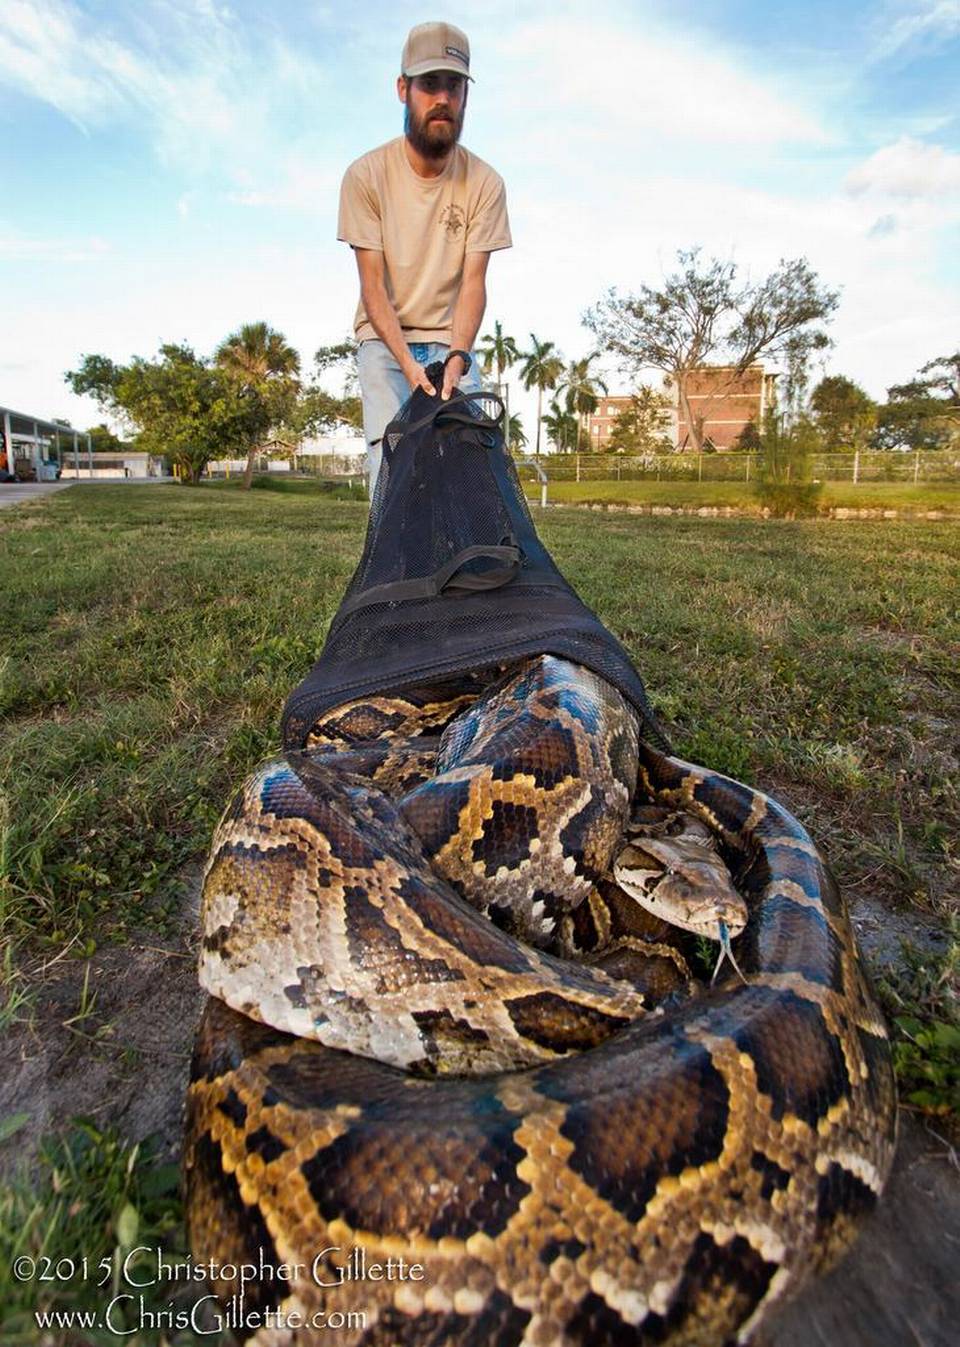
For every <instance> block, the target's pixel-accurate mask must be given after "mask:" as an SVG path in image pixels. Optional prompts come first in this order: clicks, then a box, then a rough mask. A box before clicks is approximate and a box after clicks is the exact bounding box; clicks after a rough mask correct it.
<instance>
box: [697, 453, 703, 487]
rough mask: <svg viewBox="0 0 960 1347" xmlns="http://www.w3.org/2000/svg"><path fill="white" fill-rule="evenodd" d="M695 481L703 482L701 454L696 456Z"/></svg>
mask: <svg viewBox="0 0 960 1347" xmlns="http://www.w3.org/2000/svg"><path fill="white" fill-rule="evenodd" d="M697 481H698V482H702V481H703V454H697Z"/></svg>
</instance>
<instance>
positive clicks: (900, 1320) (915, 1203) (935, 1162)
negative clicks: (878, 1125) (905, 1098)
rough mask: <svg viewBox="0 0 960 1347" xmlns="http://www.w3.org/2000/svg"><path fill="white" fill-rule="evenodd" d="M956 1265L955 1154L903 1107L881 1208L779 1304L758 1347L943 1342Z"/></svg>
mask: <svg viewBox="0 0 960 1347" xmlns="http://www.w3.org/2000/svg"><path fill="white" fill-rule="evenodd" d="M958 1264H960V1168H958V1161H957V1155H956V1152H955V1151H951V1150H950V1148H949V1147H948V1145H947V1144H946V1143H945V1142H944V1141H942V1140H940V1139H939V1138H938V1137H937V1136H936V1135H934V1134H933V1133H932V1132H931V1131H930V1130H929V1129H928V1128H927V1127H925V1126H924V1125H923V1124H922V1123H920V1122H918V1121H917V1120H916V1119H915V1118H913V1117H911V1116H910V1115H909V1114H906V1113H903V1112H901V1114H900V1141H899V1145H898V1147H897V1158H896V1162H895V1164H894V1169H893V1174H892V1176H891V1179H890V1183H889V1185H888V1187H887V1191H886V1193H885V1194H884V1196H883V1198H882V1200H881V1202H880V1205H879V1206H878V1207H877V1209H876V1211H875V1212H874V1214H873V1215H872V1217H871V1218H870V1220H869V1221H868V1222H867V1225H866V1226H865V1228H864V1230H863V1232H862V1234H861V1236H860V1239H859V1240H858V1242H857V1243H856V1245H855V1246H854V1248H853V1250H852V1252H851V1253H850V1254H849V1256H848V1257H847V1258H846V1259H845V1260H844V1261H843V1262H842V1263H840V1265H839V1266H838V1267H836V1268H835V1269H834V1270H833V1272H831V1273H829V1274H828V1275H827V1276H826V1277H824V1278H822V1279H820V1280H819V1281H817V1282H815V1283H814V1284H813V1285H812V1286H810V1287H808V1288H807V1290H806V1291H805V1292H804V1293H803V1294H802V1295H801V1296H800V1297H799V1298H798V1299H797V1300H795V1301H794V1302H793V1303H792V1304H791V1305H788V1306H786V1307H785V1309H784V1310H783V1311H782V1312H781V1315H780V1317H779V1318H778V1319H777V1320H776V1321H775V1322H774V1323H773V1324H772V1325H771V1326H770V1328H769V1330H768V1333H767V1336H766V1337H765V1338H764V1339H763V1343H764V1347H868V1344H869V1347H948V1344H950V1343H955V1342H956V1341H957V1324H958V1322H960V1279H958V1278H957V1266H958ZM757 1347H760V1344H758V1345H757Z"/></svg>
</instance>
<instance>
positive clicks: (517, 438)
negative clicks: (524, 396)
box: [507, 413, 527, 454]
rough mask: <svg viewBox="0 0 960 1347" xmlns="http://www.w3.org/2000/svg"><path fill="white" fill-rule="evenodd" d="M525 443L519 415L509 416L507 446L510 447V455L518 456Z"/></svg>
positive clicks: (525, 439) (525, 438)
mask: <svg viewBox="0 0 960 1347" xmlns="http://www.w3.org/2000/svg"><path fill="white" fill-rule="evenodd" d="M526 442H527V437H526V434H525V432H524V429H523V422H522V421H521V420H520V415H519V413H518V414H517V415H516V416H511V418H510V425H509V433H508V435H507V444H508V445H509V446H510V452H511V453H512V454H519V452H520V450H521V449H522V448H523V446H524V445H525V444H526Z"/></svg>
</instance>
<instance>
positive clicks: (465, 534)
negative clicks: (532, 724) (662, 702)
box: [283, 365, 667, 750]
mask: <svg viewBox="0 0 960 1347" xmlns="http://www.w3.org/2000/svg"><path fill="white" fill-rule="evenodd" d="M428 375H429V376H430V378H431V382H432V383H433V384H434V385H435V386H439V382H442V378H443V374H442V366H440V365H434V366H431V367H430V369H429V370H428ZM501 414H502V403H501V402H500V399H499V398H497V397H496V396H495V395H493V394H489V393H482V394H471V395H469V396H468V395H465V394H460V393H454V394H453V395H452V396H451V398H450V400H449V401H447V402H443V401H441V400H440V398H439V397H436V396H434V397H430V396H429V395H428V394H426V393H425V392H424V391H423V390H422V389H416V390H415V391H414V392H413V393H412V394H411V396H410V398H409V399H408V400H407V402H406V403H405V404H404V406H403V407H402V409H401V410H400V412H399V413H398V415H397V417H396V419H395V420H394V421H392V422H391V423H390V425H389V426H388V427H387V429H386V431H385V433H384V438H383V465H382V467H381V469H380V474H379V477H378V479H377V486H376V491H375V493H374V497H373V500H372V501H371V505H370V518H369V522H368V525H367V536H366V540H365V543H364V548H363V553H362V555H361V557H360V562H359V565H358V566H357V569H356V571H355V572H354V575H353V577H352V579H351V580H350V583H349V585H348V586H347V590H346V593H345V594H344V597H343V601H342V602H341V605H340V608H339V609H338V611H337V614H336V616H335V617H334V619H333V622H332V623H331V626H330V631H329V634H328V636H327V641H326V644H325V646H324V648H323V652H322V653H321V655H320V658H319V660H318V661H317V663H316V664H315V665H314V667H313V668H312V669H311V671H310V673H309V674H308V675H307V677H306V678H305V679H304V680H303V682H302V683H301V684H300V685H299V686H298V687H297V688H295V689H294V691H293V692H292V693H291V695H290V697H289V698H288V701H287V705H286V708H285V710H284V716H283V736H284V744H285V747H286V748H288V749H294V750H298V749H300V748H302V747H303V744H304V741H305V739H306V737H307V735H308V733H309V731H310V728H311V726H312V725H313V723H314V722H315V721H316V719H317V717H318V716H320V715H322V714H323V713H324V712H325V711H327V710H329V709H330V708H331V707H333V706H336V705H338V704H339V703H341V702H345V701H349V700H352V699H354V698H356V697H363V696H367V695H371V694H373V693H377V692H385V691H388V690H399V689H400V688H404V687H411V686H414V685H416V684H421V683H424V682H427V681H434V680H436V679H443V678H446V677H448V676H449V677H453V676H455V675H457V674H461V673H463V672H465V671H469V670H483V669H490V670H491V675H492V676H493V675H494V673H495V672H496V671H497V670H499V669H500V668H502V667H503V666H504V665H507V664H510V663H513V662H515V661H516V660H519V659H523V658H526V657H529V656H531V655H537V654H552V655H557V656H560V657H561V658H565V659H570V660H573V661H575V662H577V663H579V664H583V665H586V667H587V668H590V669H592V670H594V672H595V673H597V674H599V675H600V676H601V677H602V678H605V679H606V680H607V681H608V682H610V683H612V684H613V685H614V686H615V687H618V688H619V689H620V691H621V692H622V693H623V694H624V696H625V697H626V698H627V699H628V700H629V701H630V702H631V703H632V704H633V706H634V708H635V709H636V711H637V713H638V715H639V717H640V721H641V733H642V734H643V735H644V737H645V738H647V739H648V740H649V741H650V742H652V743H655V744H657V745H659V746H661V747H666V746H667V745H666V740H665V739H664V737H663V735H662V733H661V732H660V730H659V728H658V726H657V724H656V722H655V720H654V717H653V713H652V711H651V709H650V705H649V703H648V701H647V696H646V692H645V690H644V687H643V682H642V680H641V678H640V675H639V674H638V673H637V671H636V669H635V668H634V667H633V664H632V663H631V661H630V658H629V656H628V655H627V653H626V651H625V650H624V649H623V647H622V646H621V645H620V643H619V641H617V640H616V638H615V637H614V636H613V635H611V633H610V632H609V631H608V630H607V629H606V627H604V625H603V624H602V623H601V622H600V621H599V619H598V618H597V617H596V616H595V615H594V614H593V613H592V612H591V611H590V609H589V608H587V606H586V605H585V604H584V603H583V602H582V601H581V600H580V599H579V598H578V597H577V595H576V594H575V592H574V591H573V589H572V588H571V586H570V585H569V584H568V583H567V582H566V580H565V579H564V578H563V576H562V575H561V574H560V572H559V570H558V569H557V567H556V565H555V564H554V562H553V559H552V558H551V556H550V554H549V552H548V551H547V549H546V548H545V547H544V545H543V543H542V542H541V541H540V539H539V538H538V536H537V532H536V529H535V528H534V524H533V519H532V517H531V515H530V510H529V508H528V506H527V502H526V498H525V497H524V494H523V490H522V488H521V486H520V481H519V478H518V477H517V472H516V468H515V466H514V464H513V461H512V460H511V458H510V457H509V455H508V454H507V452H506V449H505V447H504V442H503V435H502V432H501V429H500V417H501Z"/></svg>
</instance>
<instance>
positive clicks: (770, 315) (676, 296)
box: [584, 248, 838, 452]
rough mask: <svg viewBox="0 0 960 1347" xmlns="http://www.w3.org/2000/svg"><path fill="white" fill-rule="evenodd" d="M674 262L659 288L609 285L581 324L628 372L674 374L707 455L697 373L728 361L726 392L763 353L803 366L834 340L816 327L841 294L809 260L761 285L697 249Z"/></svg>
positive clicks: (720, 391) (783, 266) (782, 268)
mask: <svg viewBox="0 0 960 1347" xmlns="http://www.w3.org/2000/svg"><path fill="white" fill-rule="evenodd" d="M677 259H678V262H679V270H678V271H676V272H674V274H673V275H671V276H668V277H667V279H666V281H665V282H664V284H663V286H662V287H661V288H660V289H659V290H657V289H654V288H653V287H651V286H647V285H645V286H642V287H641V289H640V292H639V294H636V295H625V296H620V295H618V294H617V292H616V291H615V290H610V291H609V293H608V294H607V296H606V297H605V298H604V299H602V300H600V301H599V303H597V304H596V305H594V306H593V308H591V309H589V310H588V311H587V313H586V314H585V315H584V322H585V323H586V325H587V327H588V328H590V330H591V331H592V332H593V333H594V334H595V335H596V336H597V338H598V339H599V341H600V343H601V345H602V347H603V349H605V350H608V351H610V352H612V353H613V354H614V355H616V356H618V357H619V359H620V362H621V367H622V368H623V369H624V370H625V371H626V372H628V373H630V374H633V375H637V374H638V373H640V372H641V371H642V370H644V369H650V368H652V369H658V370H662V371H663V372H664V373H665V374H667V375H669V376H670V378H671V379H672V380H673V382H674V383H675V385H676V388H677V395H678V398H679V402H680V407H681V409H682V411H683V415H684V418H685V419H686V423H687V425H688V426H689V427H690V436H691V439H692V441H693V446H694V448H695V449H696V450H697V451H698V452H702V450H703V447H704V440H705V438H706V437H705V433H704V423H705V420H706V418H705V417H704V416H702V415H700V416H694V414H693V409H692V407H691V404H690V401H689V398H688V394H687V388H688V383H689V379H690V376H691V374H692V373H693V371H695V370H697V369H699V368H701V367H703V366H704V365H707V364H710V363H718V362H720V363H727V364H729V365H730V366H731V370H730V375H729V378H728V380H727V381H725V383H724V384H723V385H721V386H720V387H718V388H717V390H716V393H715V396H717V397H722V396H723V395H724V393H725V392H727V391H729V389H730V388H732V387H733V386H734V384H735V383H736V381H737V380H738V379H739V378H741V377H742V376H743V374H744V373H745V372H746V370H747V369H748V368H749V366H750V365H752V364H755V363H756V362H757V361H759V360H760V359H761V358H767V359H774V358H777V357H780V358H783V359H785V360H786V359H788V358H789V359H792V360H793V361H794V362H795V363H796V362H799V363H801V364H802V363H804V362H805V361H806V360H808V359H809V357H810V354H811V353H812V352H813V351H816V350H822V349H823V348H824V347H826V346H827V345H828V344H829V341H828V338H827V335H826V333H825V332H824V331H823V330H822V328H821V327H820V326H818V325H819V324H821V323H823V322H824V321H826V320H827V319H828V318H829V317H830V315H831V314H832V312H833V310H834V309H835V308H836V306H837V298H838V297H837V293H836V292H835V291H832V290H827V289H824V288H823V287H822V286H821V285H820V284H819V281H818V279H817V277H816V275H815V273H814V272H813V271H812V270H811V269H810V266H809V264H808V263H807V261H806V260H805V259H804V258H798V259H795V260H794V261H790V262H786V261H782V262H781V263H780V264H779V266H778V267H777V269H776V270H775V271H773V272H771V274H770V275H769V276H767V277H766V279H765V280H763V281H760V282H759V283H757V284H750V283H749V282H747V283H741V282H739V281H738V280H737V267H736V264H735V263H734V262H721V261H719V260H717V259H716V258H712V259H709V260H707V259H701V256H700V249H699V248H692V249H690V250H688V251H681V252H679V253H678V255H677Z"/></svg>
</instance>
